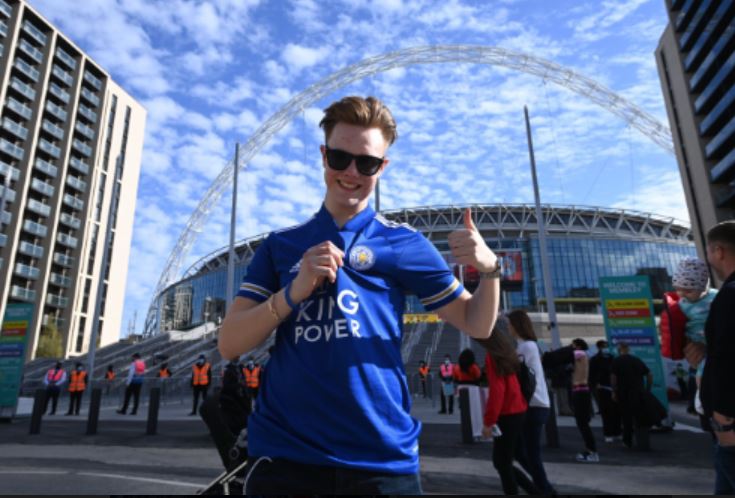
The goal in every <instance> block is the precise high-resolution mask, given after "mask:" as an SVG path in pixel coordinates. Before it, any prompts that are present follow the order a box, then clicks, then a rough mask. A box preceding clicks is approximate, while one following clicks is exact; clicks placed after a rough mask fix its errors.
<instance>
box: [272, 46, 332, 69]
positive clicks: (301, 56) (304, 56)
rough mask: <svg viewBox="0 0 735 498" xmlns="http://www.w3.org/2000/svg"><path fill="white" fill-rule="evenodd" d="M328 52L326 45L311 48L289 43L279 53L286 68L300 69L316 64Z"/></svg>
mask: <svg viewBox="0 0 735 498" xmlns="http://www.w3.org/2000/svg"><path fill="white" fill-rule="evenodd" d="M328 53H329V49H328V48H327V47H319V48H311V47H305V46H302V45H297V44H294V43H289V44H288V45H286V47H285V48H284V49H283V52H282V53H281V59H282V60H283V63H284V64H285V65H286V67H287V68H288V69H293V70H295V71H300V70H302V69H304V68H307V67H311V66H313V65H315V64H318V63H319V62H321V61H322V60H324V58H325V57H326V56H327V54H328Z"/></svg>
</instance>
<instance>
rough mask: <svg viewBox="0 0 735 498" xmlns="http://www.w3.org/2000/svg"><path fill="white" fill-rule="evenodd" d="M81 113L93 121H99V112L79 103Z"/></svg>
mask: <svg viewBox="0 0 735 498" xmlns="http://www.w3.org/2000/svg"><path fill="white" fill-rule="evenodd" d="M79 114H81V115H82V116H84V117H85V118H87V119H88V120H90V121H91V122H93V123H95V122H97V113H96V112H94V111H93V110H92V109H90V108H89V107H86V106H84V105H82V104H79Z"/></svg>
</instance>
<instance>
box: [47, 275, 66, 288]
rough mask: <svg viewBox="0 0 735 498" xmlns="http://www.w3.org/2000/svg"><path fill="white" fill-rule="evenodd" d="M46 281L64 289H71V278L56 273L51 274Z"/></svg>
mask: <svg viewBox="0 0 735 498" xmlns="http://www.w3.org/2000/svg"><path fill="white" fill-rule="evenodd" d="M48 281H49V282H51V283H52V284H54V285H57V286H59V287H63V288H65V289H66V288H69V287H71V278H69V277H67V276H64V275H60V274H58V273H54V272H51V273H50V274H49V279H48Z"/></svg>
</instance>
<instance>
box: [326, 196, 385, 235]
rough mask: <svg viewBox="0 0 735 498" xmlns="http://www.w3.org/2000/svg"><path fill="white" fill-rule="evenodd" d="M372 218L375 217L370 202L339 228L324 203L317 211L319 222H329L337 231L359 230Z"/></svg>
mask: <svg viewBox="0 0 735 498" xmlns="http://www.w3.org/2000/svg"><path fill="white" fill-rule="evenodd" d="M373 218H375V210H374V209H373V208H372V207H371V206H370V204H368V205H367V206H366V207H365V209H363V210H362V211H360V212H359V213H357V214H356V215H355V216H354V217H353V218H352V219H351V220H349V221H348V222H347V223H345V225H344V226H343V227H342V228H341V229H340V228H338V227H337V223H336V222H335V221H334V218H332V215H331V214H330V213H329V211H327V207H326V206H325V205H324V203H322V207H321V209H320V210H319V212H318V213H317V219H319V221H320V222H322V223H330V224H331V225H332V226H334V228H335V230H337V231H338V232H359V231H360V230H362V229H363V228H365V226H366V225H367V224H368V223H370V221H372V219H373Z"/></svg>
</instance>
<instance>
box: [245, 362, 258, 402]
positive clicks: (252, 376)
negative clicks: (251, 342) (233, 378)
mask: <svg viewBox="0 0 735 498" xmlns="http://www.w3.org/2000/svg"><path fill="white" fill-rule="evenodd" d="M242 375H243V376H244V378H245V387H246V389H247V390H248V396H249V397H250V399H251V400H255V398H257V397H258V389H259V388H260V367H259V366H258V365H257V364H256V363H255V361H253V359H252V358H250V359H249V360H248V362H247V364H246V365H245V368H243V369H242Z"/></svg>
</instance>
